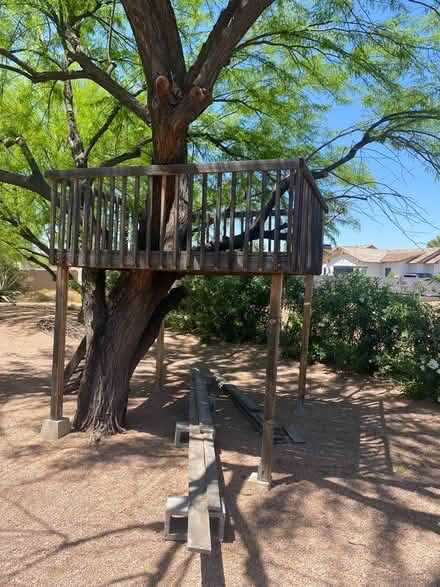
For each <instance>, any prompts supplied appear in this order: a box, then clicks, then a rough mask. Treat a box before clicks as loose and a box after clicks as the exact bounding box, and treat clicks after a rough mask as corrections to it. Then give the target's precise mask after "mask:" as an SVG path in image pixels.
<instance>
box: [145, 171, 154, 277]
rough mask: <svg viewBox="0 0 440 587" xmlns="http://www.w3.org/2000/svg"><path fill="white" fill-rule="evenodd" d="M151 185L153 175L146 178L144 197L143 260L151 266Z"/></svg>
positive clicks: (152, 183) (152, 185)
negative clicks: (146, 191) (146, 189)
mask: <svg viewBox="0 0 440 587" xmlns="http://www.w3.org/2000/svg"><path fill="white" fill-rule="evenodd" d="M153 187H154V177H153V176H152V175H150V176H149V178H148V193H147V196H146V199H145V262H146V264H147V267H150V266H151V219H152V217H153Z"/></svg>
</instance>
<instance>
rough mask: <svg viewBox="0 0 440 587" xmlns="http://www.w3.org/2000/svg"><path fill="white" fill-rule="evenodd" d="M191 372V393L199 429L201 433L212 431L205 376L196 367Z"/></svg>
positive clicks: (212, 425)
mask: <svg viewBox="0 0 440 587" xmlns="http://www.w3.org/2000/svg"><path fill="white" fill-rule="evenodd" d="M191 372H192V393H193V394H194V397H195V398H196V405H197V410H198V417H199V425H200V431H201V432H203V433H204V432H209V433H213V432H214V424H213V422H212V415H211V410H210V407H209V397H208V386H207V383H206V378H205V376H204V375H203V374H202V373H200V371H199V370H198V369H197V368H193V369H192V370H191Z"/></svg>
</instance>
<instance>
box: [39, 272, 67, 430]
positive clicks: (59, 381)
mask: <svg viewBox="0 0 440 587" xmlns="http://www.w3.org/2000/svg"><path fill="white" fill-rule="evenodd" d="M68 280H69V268H68V266H67V265H58V266H57V282H56V305H55V330H54V338H53V360H52V390H51V397H50V418H49V420H46V421H45V422H44V423H43V427H42V430H41V436H42V438H43V439H45V440H56V439H58V438H61V436H64V435H65V434H67V433H68V432H69V431H70V423H69V419H68V418H63V394H64V356H65V347H66V318H67V289H68Z"/></svg>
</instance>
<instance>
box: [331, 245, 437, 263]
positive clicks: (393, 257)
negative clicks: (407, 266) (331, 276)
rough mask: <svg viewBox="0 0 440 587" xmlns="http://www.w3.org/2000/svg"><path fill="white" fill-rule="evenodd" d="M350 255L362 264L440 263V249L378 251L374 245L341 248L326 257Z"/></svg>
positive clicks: (333, 250)
mask: <svg viewBox="0 0 440 587" xmlns="http://www.w3.org/2000/svg"><path fill="white" fill-rule="evenodd" d="M344 254H345V255H350V256H351V257H354V258H355V259H357V260H358V261H361V263H399V262H402V261H407V262H408V263H411V264H415V263H429V264H433V263H439V262H440V247H437V248H423V249H376V248H375V247H374V246H373V245H358V246H339V247H336V248H335V249H332V250H331V251H329V252H328V254H327V255H326V260H327V261H330V260H331V259H333V258H334V257H339V256H340V255H344Z"/></svg>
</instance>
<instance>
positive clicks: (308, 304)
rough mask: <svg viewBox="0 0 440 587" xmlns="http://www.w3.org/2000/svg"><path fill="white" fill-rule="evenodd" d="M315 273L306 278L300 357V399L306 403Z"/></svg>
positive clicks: (301, 402) (300, 401)
mask: <svg viewBox="0 0 440 587" xmlns="http://www.w3.org/2000/svg"><path fill="white" fill-rule="evenodd" d="M312 295H313V275H306V277H305V278H304V318H303V331H302V345H301V355H300V359H299V380H298V401H299V403H300V404H303V403H304V398H305V393H306V377H307V360H308V354H309V337H310V324H311V321H312Z"/></svg>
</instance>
